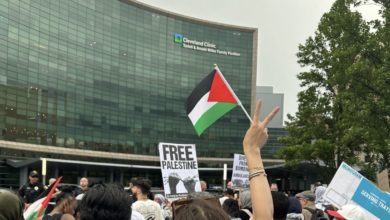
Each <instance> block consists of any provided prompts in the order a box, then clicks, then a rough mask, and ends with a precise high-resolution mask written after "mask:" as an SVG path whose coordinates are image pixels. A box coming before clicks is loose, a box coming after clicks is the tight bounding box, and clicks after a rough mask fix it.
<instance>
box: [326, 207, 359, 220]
mask: <svg viewBox="0 0 390 220" xmlns="http://www.w3.org/2000/svg"><path fill="white" fill-rule="evenodd" d="M327 213H328V214H329V215H330V216H333V217H335V218H336V219H338V220H344V219H346V220H347V219H353V220H364V219H365V216H364V211H363V209H362V208H360V207H359V206H358V205H354V204H347V205H344V206H342V207H341V208H340V209H339V210H337V211H333V210H327Z"/></svg>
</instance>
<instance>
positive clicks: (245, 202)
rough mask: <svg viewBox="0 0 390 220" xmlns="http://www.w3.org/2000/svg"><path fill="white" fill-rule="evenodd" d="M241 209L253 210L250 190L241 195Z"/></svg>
mask: <svg viewBox="0 0 390 220" xmlns="http://www.w3.org/2000/svg"><path fill="white" fill-rule="evenodd" d="M240 208H241V209H247V208H252V200H251V192H250V191H249V190H245V191H243V192H241V193H240Z"/></svg>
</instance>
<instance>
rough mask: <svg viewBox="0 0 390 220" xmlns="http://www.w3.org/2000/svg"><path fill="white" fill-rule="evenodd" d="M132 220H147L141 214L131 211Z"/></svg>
mask: <svg viewBox="0 0 390 220" xmlns="http://www.w3.org/2000/svg"><path fill="white" fill-rule="evenodd" d="M131 220H145V218H144V216H143V215H141V213H139V212H137V211H135V210H131Z"/></svg>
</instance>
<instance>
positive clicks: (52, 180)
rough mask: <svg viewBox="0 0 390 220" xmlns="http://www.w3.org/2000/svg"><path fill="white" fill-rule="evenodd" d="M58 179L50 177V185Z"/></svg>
mask: <svg viewBox="0 0 390 220" xmlns="http://www.w3.org/2000/svg"><path fill="white" fill-rule="evenodd" d="M56 180H57V179H56V178H50V179H49V186H50V185H51V184H53V183H55V182H56Z"/></svg>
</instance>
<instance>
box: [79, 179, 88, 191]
mask: <svg viewBox="0 0 390 220" xmlns="http://www.w3.org/2000/svg"><path fill="white" fill-rule="evenodd" d="M79 185H80V187H81V189H83V190H86V189H88V185H89V181H88V178H87V177H81V179H80V184H79Z"/></svg>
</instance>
